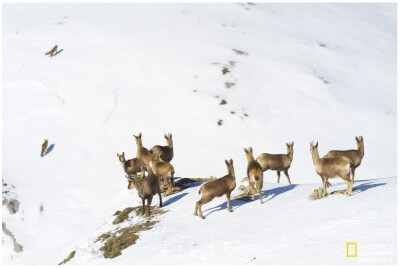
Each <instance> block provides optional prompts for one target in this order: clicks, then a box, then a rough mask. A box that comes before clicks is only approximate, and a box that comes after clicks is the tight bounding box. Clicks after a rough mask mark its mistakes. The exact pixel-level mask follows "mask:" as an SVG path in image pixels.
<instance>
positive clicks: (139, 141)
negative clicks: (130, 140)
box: [133, 133, 142, 147]
mask: <svg viewBox="0 0 400 268" xmlns="http://www.w3.org/2000/svg"><path fill="white" fill-rule="evenodd" d="M133 137H135V139H136V145H137V146H138V147H142V133H139V136H135V135H133Z"/></svg>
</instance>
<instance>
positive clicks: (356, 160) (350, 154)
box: [323, 136, 364, 183]
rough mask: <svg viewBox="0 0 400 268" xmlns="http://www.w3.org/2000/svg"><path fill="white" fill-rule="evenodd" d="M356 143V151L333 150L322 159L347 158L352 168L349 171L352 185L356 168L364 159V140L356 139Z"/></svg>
mask: <svg viewBox="0 0 400 268" xmlns="http://www.w3.org/2000/svg"><path fill="white" fill-rule="evenodd" d="M356 142H357V150H347V151H339V150H334V151H330V152H328V153H327V154H326V155H325V156H324V157H323V158H332V157H338V156H345V157H347V158H349V159H350V160H351V161H352V162H353V164H354V166H353V168H352V169H351V180H352V181H353V183H354V174H355V170H356V168H357V167H358V166H359V165H360V164H361V160H362V159H363V157H364V139H363V137H362V136H360V137H356Z"/></svg>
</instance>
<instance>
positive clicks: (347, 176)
mask: <svg viewBox="0 0 400 268" xmlns="http://www.w3.org/2000/svg"><path fill="white" fill-rule="evenodd" d="M340 177H341V178H342V179H343V180H344V181H347V183H348V184H347V189H346V195H347V196H350V195H351V192H352V189H353V181H352V180H351V179H350V178H349V175H348V174H345V175H342V176H340Z"/></svg>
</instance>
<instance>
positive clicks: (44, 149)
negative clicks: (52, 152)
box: [40, 139, 49, 157]
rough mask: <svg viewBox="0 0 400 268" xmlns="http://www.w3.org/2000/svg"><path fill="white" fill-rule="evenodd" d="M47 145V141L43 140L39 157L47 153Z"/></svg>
mask: <svg viewBox="0 0 400 268" xmlns="http://www.w3.org/2000/svg"><path fill="white" fill-rule="evenodd" d="M48 144H49V141H48V140H47V139H45V140H44V142H43V144H42V151H41V153H40V156H41V157H43V156H44V154H45V153H46V151H47V145H48Z"/></svg>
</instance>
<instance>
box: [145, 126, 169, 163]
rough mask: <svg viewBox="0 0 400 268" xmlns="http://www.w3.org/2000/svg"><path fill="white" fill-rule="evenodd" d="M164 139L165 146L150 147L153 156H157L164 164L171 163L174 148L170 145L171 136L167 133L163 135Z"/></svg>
mask: <svg viewBox="0 0 400 268" xmlns="http://www.w3.org/2000/svg"><path fill="white" fill-rule="evenodd" d="M164 138H165V139H166V140H167V144H168V145H167V146H161V145H155V146H153V147H151V149H150V152H151V153H152V154H154V155H157V154H159V155H160V157H161V159H162V160H164V161H165V162H168V163H169V162H171V160H172V158H173V157H174V147H173V144H172V134H171V133H168V134H166V135H164Z"/></svg>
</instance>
